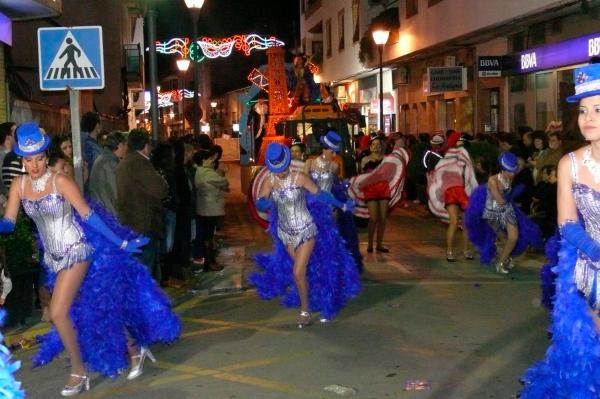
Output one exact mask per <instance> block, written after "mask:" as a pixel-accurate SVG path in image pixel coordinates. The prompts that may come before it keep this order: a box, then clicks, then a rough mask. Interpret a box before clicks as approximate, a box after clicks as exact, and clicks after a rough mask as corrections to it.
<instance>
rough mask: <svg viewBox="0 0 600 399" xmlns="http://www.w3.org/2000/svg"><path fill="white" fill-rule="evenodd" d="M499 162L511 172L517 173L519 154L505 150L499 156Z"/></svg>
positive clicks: (501, 166)
mask: <svg viewBox="0 0 600 399" xmlns="http://www.w3.org/2000/svg"><path fill="white" fill-rule="evenodd" d="M498 163H499V164H500V168H501V169H502V170H505V171H507V172H510V173H517V172H518V171H519V161H518V159H517V156H516V155H515V154H513V153H512V152H508V151H507V152H503V153H502V154H500V156H499V157H498Z"/></svg>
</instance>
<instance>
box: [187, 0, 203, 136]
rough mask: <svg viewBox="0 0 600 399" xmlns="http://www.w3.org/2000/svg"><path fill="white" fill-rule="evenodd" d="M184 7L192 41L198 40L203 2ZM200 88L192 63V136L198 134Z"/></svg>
mask: <svg viewBox="0 0 600 399" xmlns="http://www.w3.org/2000/svg"><path fill="white" fill-rule="evenodd" d="M185 5H186V6H187V8H189V10H190V12H191V13H192V21H193V23H194V25H193V27H192V32H193V33H192V36H193V38H192V40H194V41H196V40H198V18H199V17H200V9H201V8H202V6H203V5H204V0H185ZM199 87H200V66H199V65H198V63H197V62H194V112H193V114H192V115H193V117H194V118H193V128H194V135H198V134H200V118H198V108H199V107H200V101H199V98H198V88H199Z"/></svg>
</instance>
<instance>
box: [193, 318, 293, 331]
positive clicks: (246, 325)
mask: <svg viewBox="0 0 600 399" xmlns="http://www.w3.org/2000/svg"><path fill="white" fill-rule="evenodd" d="M182 319H183V320H184V321H187V322H192V323H200V324H209V325H215V326H224V327H229V328H244V329H248V330H256V331H262V332H268V333H271V334H280V335H290V334H291V333H290V332H289V331H281V330H277V329H275V328H270V327H261V326H259V325H256V324H254V323H252V324H250V323H237V322H234V321H224V320H211V319H199V318H192V317H183V318H182ZM187 334H189V333H187ZM187 334H186V335H187Z"/></svg>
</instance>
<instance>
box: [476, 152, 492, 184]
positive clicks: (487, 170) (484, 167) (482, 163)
mask: <svg viewBox="0 0 600 399" xmlns="http://www.w3.org/2000/svg"><path fill="white" fill-rule="evenodd" d="M473 164H474V166H475V179H476V180H477V183H478V184H485V183H487V181H488V179H489V177H490V176H491V175H492V173H493V169H494V167H493V165H492V162H491V161H490V160H489V159H488V158H487V157H484V156H480V157H477V158H476V159H475V161H474V162H473Z"/></svg>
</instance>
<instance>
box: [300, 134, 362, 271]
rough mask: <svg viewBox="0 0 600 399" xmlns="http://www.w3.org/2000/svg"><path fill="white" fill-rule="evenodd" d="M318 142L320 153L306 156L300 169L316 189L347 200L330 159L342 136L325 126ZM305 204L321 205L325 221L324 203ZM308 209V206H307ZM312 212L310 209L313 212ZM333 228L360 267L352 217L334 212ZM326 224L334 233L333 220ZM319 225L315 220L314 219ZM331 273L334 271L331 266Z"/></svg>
mask: <svg viewBox="0 0 600 399" xmlns="http://www.w3.org/2000/svg"><path fill="white" fill-rule="evenodd" d="M319 141H320V143H321V148H322V151H321V155H319V156H318V157H317V158H314V159H309V160H307V161H306V163H305V165H304V173H305V174H307V175H308V176H309V177H310V178H311V179H312V181H313V182H315V184H316V185H317V186H318V187H319V190H323V191H327V192H330V193H332V194H333V195H334V196H335V197H336V199H338V200H339V201H340V202H346V201H348V194H347V192H346V191H347V188H348V185H347V182H341V181H340V178H339V175H340V173H339V172H340V165H339V164H338V163H337V162H335V161H334V156H335V154H338V153H339V152H340V150H341V145H342V138H341V137H340V135H339V134H337V133H336V132H334V131H333V130H329V131H328V132H327V133H326V134H324V135H322V136H321V137H320V139H319ZM309 205H313V207H314V208H316V209H315V212H319V211H322V209H319V208H322V207H325V208H326V209H325V211H324V212H320V213H321V214H322V215H323V218H322V219H323V220H322V221H323V222H326V221H329V215H328V214H330V213H331V211H330V208H329V207H328V206H325V205H322V204H321V203H319V202H314V203H311V202H309ZM309 210H311V209H310V208H309ZM315 212H312V210H311V213H313V214H314V213H315ZM336 216H337V217H336V221H337V228H338V231H339V235H340V236H341V238H342V239H343V240H344V242H345V244H346V249H347V250H348V251H350V253H351V254H352V256H353V257H354V261H355V263H356V265H355V267H357V268H358V271H359V272H360V271H362V269H363V263H362V255H361V254H360V250H359V243H358V233H357V231H356V225H355V224H354V217H353V216H352V215H351V214H348V213H347V212H342V214H341V215H336ZM330 222H331V223H330V226H329V227H327V230H329V233H331V234H333V233H334V231H333V230H334V228H333V227H332V226H331V225H332V224H333V220H331V221H330ZM317 226H319V223H317ZM333 271H334V272H335V273H337V272H338V271H337V270H335V269H333Z"/></svg>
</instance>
